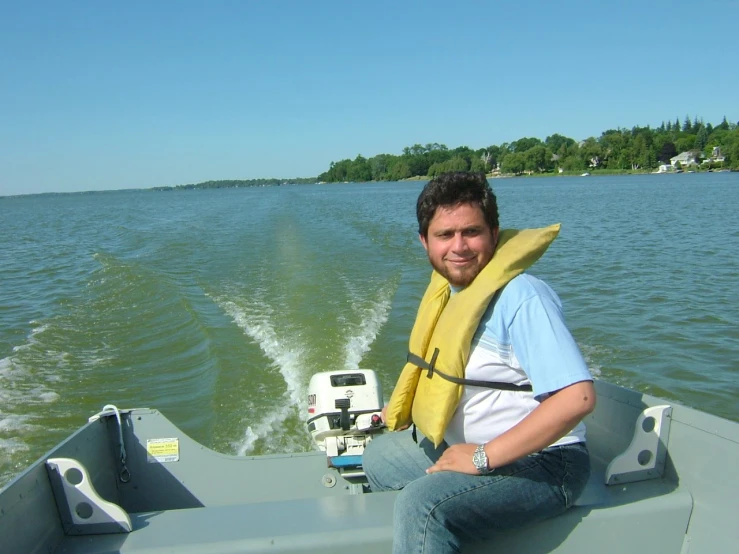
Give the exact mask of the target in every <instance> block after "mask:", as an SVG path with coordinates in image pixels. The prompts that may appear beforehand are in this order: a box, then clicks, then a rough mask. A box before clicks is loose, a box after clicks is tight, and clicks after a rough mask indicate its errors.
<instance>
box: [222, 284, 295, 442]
mask: <svg viewBox="0 0 739 554" xmlns="http://www.w3.org/2000/svg"><path fill="white" fill-rule="evenodd" d="M215 301H216V303H217V304H218V305H219V306H221V308H222V309H223V310H224V312H225V313H227V314H228V315H229V316H231V318H233V321H234V323H236V324H237V325H238V326H239V327H240V328H241V329H243V330H244V333H245V334H246V335H247V336H249V337H250V338H251V339H253V340H254V341H255V342H256V343H257V344H258V345H259V347H260V348H261V350H262V352H264V354H265V355H266V356H267V358H269V359H270V360H272V362H273V363H274V366H275V367H276V368H277V370H278V371H279V373H280V374H281V375H282V378H283V380H284V383H285V387H286V391H285V393H284V401H283V402H280V401H277V402H272V403H270V406H271V408H270V409H269V411H267V413H266V414H264V415H263V416H261V417H259V421H258V422H256V423H254V424H251V425H249V426H248V427H247V428H246V430H245V431H244V437H243V439H242V440H241V441H239V442H236V443H234V445H233V446H234V448H235V449H236V452H237V453H238V454H239V455H242V456H243V455H246V454H249V453H250V452H251V451H252V450H253V448H254V444H255V443H256V441H257V440H259V439H263V440H265V442H267V444H268V445H269V443H270V440H271V439H272V438H273V437H275V435H280V434H281V431H282V427H283V424H284V422H285V421H286V420H287V419H288V418H289V417H290V416H296V415H298V414H302V413H306V411H307V408H308V406H307V400H306V383H305V380H306V376H305V375H304V374H303V372H302V371H301V368H302V367H304V364H303V361H302V355H303V353H304V352H305V347H303V346H301V345H300V338H299V337H294V336H293V337H280V336H278V335H277V333H276V332H275V329H274V326H273V324H272V322H271V315H272V313H273V310H272V309H271V307H269V306H266V305H264V304H261V303H259V302H254V301H252V302H244V304H245V305H243V306H242V305H239V304H237V302H235V301H232V300H223V299H218V298H216V299H215ZM250 411H251V412H253V411H254V410H250ZM306 434H307V431H306ZM275 442H276V441H275Z"/></svg>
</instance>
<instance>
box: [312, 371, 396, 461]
mask: <svg viewBox="0 0 739 554" xmlns="http://www.w3.org/2000/svg"><path fill="white" fill-rule="evenodd" d="M382 402H383V401H382V386H381V384H380V382H379V380H378V379H377V375H376V373H375V372H374V371H373V370H371V369H357V370H352V371H327V372H323V373H316V374H315V375H313V376H312V377H311V380H310V383H309V385H308V430H309V432H310V434H311V436H312V437H313V440H314V442H315V443H316V445H317V446H318V448H319V449H320V450H323V451H325V452H326V455H327V456H328V458H329V465H330V466H334V467H347V466H354V467H356V466H360V465H361V454H362V452H363V451H364V447H365V446H366V445H367V444H368V443H369V441H370V440H372V436H373V435H374V434H377V433H380V432H382V430H383V429H384V427H385V426H384V424H383V422H382V416H381V414H382ZM357 457H360V458H359V459H357ZM350 458H351V459H350Z"/></svg>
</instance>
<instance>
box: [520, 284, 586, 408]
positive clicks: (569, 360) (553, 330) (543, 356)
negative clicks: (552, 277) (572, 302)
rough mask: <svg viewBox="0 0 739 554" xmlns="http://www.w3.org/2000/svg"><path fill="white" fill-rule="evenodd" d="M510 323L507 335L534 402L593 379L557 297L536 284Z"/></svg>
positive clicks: (549, 290) (542, 285)
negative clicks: (532, 391) (532, 393)
mask: <svg viewBox="0 0 739 554" xmlns="http://www.w3.org/2000/svg"><path fill="white" fill-rule="evenodd" d="M537 285H539V286H535V287H534V288H535V289H536V293H535V294H531V295H527V296H528V297H527V298H526V299H525V300H523V301H522V302H521V304H520V306H519V308H518V310H517V311H516V313H515V315H514V316H513V319H512V320H511V322H510V324H509V327H508V332H509V337H510V340H511V345H512V346H513V351H514V353H515V355H516V357H517V358H518V361H519V363H520V364H521V367H522V368H523V370H524V371H525V372H526V374H527V375H528V376H529V380H530V381H531V384H532V386H533V388H534V396H535V397H536V399H537V400H543V399H544V398H545V395H546V394H548V393H551V392H554V391H557V390H560V389H562V388H564V387H567V386H569V385H572V384H574V383H577V382H580V381H592V379H593V377H592V376H591V374H590V370H588V366H587V364H586V363H585V360H584V359H583V356H582V354H581V353H580V349H579V348H578V346H577V343H576V342H575V339H574V338H573V336H572V333H570V330H569V329H568V328H567V325H566V324H565V321H564V315H563V314H562V309H561V305H560V302H559V298H558V297H557V296H556V294H555V293H554V291H552V290H551V289H550V288H549V287H548V286H547V285H545V284H544V283H543V282H541V281H539V282H538V283H537Z"/></svg>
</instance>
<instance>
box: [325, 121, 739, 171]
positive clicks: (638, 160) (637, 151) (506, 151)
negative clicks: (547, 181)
mask: <svg viewBox="0 0 739 554" xmlns="http://www.w3.org/2000/svg"><path fill="white" fill-rule="evenodd" d="M716 147H718V148H719V149H720V154H721V157H722V158H723V161H715V160H716V159H717V158H716V156H714V154H715V153H716V152H717V151H716V150H715V148H716ZM682 152H694V153H696V155H697V156H698V157H703V158H705V159H707V160H711V159H713V160H714V161H712V162H711V163H712V166H716V167H732V168H739V124H737V123H729V122H728V121H727V120H726V117H724V118H723V120H722V121H721V123H719V124H718V125H715V126H714V125H712V124H711V123H704V122H703V119H699V118H698V117H696V118H694V119H693V120H692V121H691V119H690V117H688V116H686V117H685V119H684V120H683V122H682V123H681V122H680V119H679V118H678V119H676V120H675V121H674V122H673V121H671V120H670V121H667V122H662V124H661V125H660V126H659V127H657V128H651V127H649V126H647V127H638V126H637V127H632V128H631V129H621V128H618V129H610V130H607V131H604V132H603V133H602V134H601V135H600V137H598V138H595V137H590V138H588V139H586V140H583V141H579V142H578V141H575V140H574V139H572V138H569V137H565V136H563V135H560V134H554V135H551V136H548V137H546V139H545V140H543V141H542V140H540V139H538V138H521V139H519V140H517V141H514V142H510V143H507V142H506V143H503V144H500V145H492V146H488V147H486V148H478V149H476V150H473V149H471V148H469V147H467V146H459V147H457V148H454V149H450V148H448V147H447V146H446V145H444V144H439V143H433V144H426V145H425V146H422V145H420V144H414V145H413V146H407V147H405V148H404V149H403V153H402V154H401V155H393V154H378V155H376V156H373V157H371V158H365V157H363V156H362V155H361V154H360V155H358V156H357V157H356V158H355V159H353V160H351V159H345V160H341V161H338V162H331V165H330V167H329V169H328V171H326V172H324V173H322V174H321V175H319V176H318V180H319V181H320V182H327V183H331V182H343V181H353V182H366V181H399V180H402V179H408V178H413V177H435V176H436V175H439V174H440V173H444V172H447V171H483V172H485V173H491V172H492V173H496V172H500V173H505V174H513V175H521V174H523V173H529V174H531V173H553V172H573V171H585V170H588V171H589V170H611V171H616V172H618V171H624V172H629V171H651V170H654V169H656V168H657V167H659V165H661V164H669V163H670V159H671V158H673V157H675V156H676V155H677V154H679V153H682Z"/></svg>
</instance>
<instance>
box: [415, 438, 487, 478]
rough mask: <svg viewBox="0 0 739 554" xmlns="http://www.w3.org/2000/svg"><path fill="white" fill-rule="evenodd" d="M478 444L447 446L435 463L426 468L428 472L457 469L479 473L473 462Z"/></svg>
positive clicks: (457, 470)
mask: <svg viewBox="0 0 739 554" xmlns="http://www.w3.org/2000/svg"><path fill="white" fill-rule="evenodd" d="M475 448H477V445H476V444H455V445H453V446H450V447H449V448H447V449H446V450H445V451H444V453H443V454H442V455H441V458H439V459H438V460H437V461H436V463H435V464H434V465H432V466H431V467H430V468H428V469H427V470H426V473H436V472H438V471H456V472H457V473H467V474H469V475H477V474H478V471H477V468H476V467H475V464H474V463H472V455H473V454H474V453H475Z"/></svg>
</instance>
